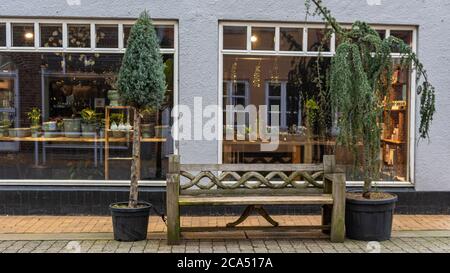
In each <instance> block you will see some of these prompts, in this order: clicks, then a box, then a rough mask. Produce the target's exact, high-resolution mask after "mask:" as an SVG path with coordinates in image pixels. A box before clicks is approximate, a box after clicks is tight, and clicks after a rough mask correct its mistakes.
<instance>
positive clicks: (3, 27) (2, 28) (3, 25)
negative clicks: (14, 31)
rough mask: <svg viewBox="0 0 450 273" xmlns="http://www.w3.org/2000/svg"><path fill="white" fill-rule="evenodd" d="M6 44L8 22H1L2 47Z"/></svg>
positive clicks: (0, 44) (0, 41)
mask: <svg viewBox="0 0 450 273" xmlns="http://www.w3.org/2000/svg"><path fill="white" fill-rule="evenodd" d="M2 46H6V24H2V23H0V47H2Z"/></svg>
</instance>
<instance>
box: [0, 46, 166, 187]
mask: <svg viewBox="0 0 450 273" xmlns="http://www.w3.org/2000/svg"><path fill="white" fill-rule="evenodd" d="M122 58H123V54H81V53H64V54H63V53H37V52H1V53H0V67H2V70H0V162H1V164H0V179H46V180H48V179H50V180H52V179H54V180H72V179H77V180H78V179H83V180H84V179H87V180H93V179H95V180H102V179H105V176H104V171H105V165H104V163H105V157H104V155H105V141H106V140H105V138H104V135H105V120H104V119H105V107H106V106H108V105H110V103H111V99H114V98H113V97H114V94H113V93H111V92H110V90H113V89H114V87H113V86H112V83H113V82H114V80H115V77H116V75H117V71H118V69H119V67H120V65H121V61H122ZM173 58H174V57H173V54H164V55H163V60H164V63H165V66H166V69H165V74H166V79H167V93H166V94H167V98H166V100H165V101H164V103H163V107H162V108H161V110H160V111H159V113H153V114H152V115H144V117H143V119H142V128H141V131H142V137H143V139H147V141H143V142H142V146H141V150H142V157H143V158H142V164H141V172H142V179H144V180H163V179H164V177H165V174H166V172H167V155H169V154H172V153H173V141H172V139H173V138H172V137H171V135H170V125H171V124H172V118H171V115H170V113H171V110H172V105H173V99H172V98H171V96H173V86H174V84H173V63H174V62H173V60H174V59H173ZM6 68H8V75H6V73H4V72H5V71H4V70H6ZM10 68H14V70H11V69H10ZM15 69H17V71H16V70H15ZM11 74H12V75H11ZM16 82H17V84H16ZM19 94H20V96H19ZM22 94H25V95H23V96H22ZM14 98H15V99H16V100H18V105H15V102H14ZM121 103H123V102H121ZM11 107H12V108H13V109H12V111H13V112H10V111H9V110H10V109H9V108H11ZM15 107H17V108H15ZM6 108H8V109H6ZM33 108H37V109H39V110H40V111H41V114H42V115H41V116H40V117H39V121H38V122H37V124H38V125H33V123H32V120H30V119H29V118H28V115H27V113H28V112H30V111H31V110H32V109H33ZM88 109H89V110H91V111H93V113H95V115H93V116H92V117H93V118H92V119H86V118H85V119H83V118H82V116H81V114H80V112H81V111H83V110H88ZM5 111H7V112H5ZM14 111H16V112H17V115H16V117H17V119H14V117H15V112H14ZM3 113H5V114H3ZM113 114H114V116H112V117H111V118H112V119H113V120H115V121H117V122H123V123H127V122H130V125H132V117H130V115H129V113H127V111H126V110H120V111H119V110H118V111H117V112H114V113H113ZM122 116H123V118H122ZM11 124H12V125H11ZM151 124H153V125H156V127H154V126H153V125H151ZM121 128H123V127H121ZM109 129H111V128H109ZM116 131H117V132H115V133H114V134H115V135H117V136H118V137H116V138H115V139H110V140H111V141H110V142H109V144H110V149H109V151H110V156H111V157H129V156H130V154H131V147H132V145H131V141H128V139H127V138H126V136H127V133H128V131H126V130H124V129H123V130H116ZM33 135H34V137H33ZM37 136H39V137H37ZM119 136H122V137H119ZM10 137H11V138H10ZM12 137H14V140H15V142H13V141H12ZM155 138H158V139H162V138H165V139H166V140H165V141H161V142H154V141H153V140H154V139H155ZM11 144H13V145H11ZM109 171H110V177H111V178H112V179H115V180H125V179H129V176H130V163H129V162H126V161H123V162H115V161H114V162H110V169H109ZM105 183H106V182H105ZM106 184H107V183H106Z"/></svg>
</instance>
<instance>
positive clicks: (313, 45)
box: [308, 28, 330, 51]
mask: <svg viewBox="0 0 450 273" xmlns="http://www.w3.org/2000/svg"><path fill="white" fill-rule="evenodd" d="M324 37H325V29H320V28H310V29H308V51H319V47H320V45H321V44H322V42H323V41H322V40H323V39H324ZM322 51H330V39H328V40H327V41H325V43H324V44H323V48H322Z"/></svg>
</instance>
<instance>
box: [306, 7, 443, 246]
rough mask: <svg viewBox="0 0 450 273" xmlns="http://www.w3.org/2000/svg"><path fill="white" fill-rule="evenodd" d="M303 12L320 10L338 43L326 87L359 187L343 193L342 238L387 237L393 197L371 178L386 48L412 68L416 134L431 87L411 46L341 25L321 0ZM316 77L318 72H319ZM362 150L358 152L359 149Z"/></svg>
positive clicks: (384, 96)
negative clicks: (375, 187) (358, 174)
mask: <svg viewBox="0 0 450 273" xmlns="http://www.w3.org/2000/svg"><path fill="white" fill-rule="evenodd" d="M306 7H307V13H308V14H310V15H320V16H321V17H322V18H323V20H324V21H325V23H326V26H327V28H329V29H330V30H331V31H332V32H334V33H335V35H336V38H337V39H338V40H339V41H340V44H339V45H338V46H337V48H336V55H335V56H334V57H333V59H332V64H331V68H330V74H329V75H328V76H329V81H330V82H329V92H330V98H331V102H332V107H333V111H334V112H336V113H338V120H337V125H338V130H339V133H338V139H337V140H338V143H339V144H341V145H343V146H344V147H346V148H348V149H350V150H351V151H352V152H353V156H354V158H355V164H356V167H357V169H359V170H361V173H362V176H363V178H364V187H363V190H362V191H360V192H351V193H348V194H347V202H346V232H347V237H349V238H351V239H357V240H366V241H367V240H378V241H382V240H387V239H389V238H390V235H391V229H392V216H393V211H394V206H395V203H396V201H397V196H396V195H394V194H390V193H385V192H379V191H374V190H373V189H372V184H373V181H376V180H377V179H379V177H380V170H381V159H380V150H381V140H380V138H381V134H382V124H383V122H385V121H386V120H385V119H386V115H383V113H384V111H385V110H386V109H391V105H392V103H393V101H391V98H390V96H389V92H390V88H391V86H392V79H393V78H395V76H394V77H393V75H394V71H393V70H394V69H393V60H392V58H391V56H392V53H393V52H396V53H400V56H401V61H400V66H401V67H402V68H404V69H409V68H412V69H415V71H416V75H417V78H416V81H417V86H418V88H417V90H416V91H417V94H418V96H419V101H420V110H419V111H420V125H419V130H418V133H419V137H420V138H428V136H429V135H428V132H429V130H430V126H431V122H432V120H433V114H434V112H435V92H434V91H435V90H434V87H433V86H432V85H431V83H430V82H429V80H428V76H427V71H426V70H425V69H424V67H423V65H422V63H421V62H420V61H419V59H418V58H417V56H416V54H414V52H413V51H412V49H411V47H410V46H409V45H407V44H405V43H404V42H403V41H402V40H400V39H397V38H395V37H392V36H391V37H388V38H385V39H382V38H381V37H380V36H379V34H378V33H377V32H376V31H375V30H374V29H372V28H371V27H370V26H369V25H368V24H366V23H364V22H355V23H354V24H353V25H352V27H351V28H347V29H346V28H343V27H342V26H341V25H340V24H339V23H337V21H336V19H335V18H333V16H332V15H331V12H330V11H329V10H328V9H327V8H326V7H325V6H324V5H323V2H322V0H306ZM319 76H320V75H319ZM361 150H362V151H363V152H362V155H361V153H360V152H359V151H361Z"/></svg>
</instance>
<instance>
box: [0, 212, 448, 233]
mask: <svg viewBox="0 0 450 273" xmlns="http://www.w3.org/2000/svg"><path fill="white" fill-rule="evenodd" d="M273 218H274V219H275V220H277V221H279V222H280V225H319V224H320V216H314V215H307V216H304V215H303V216H292V215H275V216H274V217H273ZM234 220H236V217H235V216H199V217H193V216H189V217H182V218H181V222H182V225H183V226H187V227H189V226H225V224H226V223H229V222H232V221H234ZM242 225H244V226H250V225H253V226H267V225H268V224H267V222H266V221H265V220H264V219H263V218H261V217H258V216H250V217H249V218H248V220H247V221H245V222H244V223H243V224H242ZM393 230H394V231H424V230H450V215H395V216H394V223H393ZM148 231H149V232H150V233H164V232H165V231H166V226H165V225H164V223H163V222H162V221H161V218H159V217H156V216H152V217H150V221H149V228H148ZM111 232H112V224H111V217H97V216H0V234H33V233H34V234H47V233H111Z"/></svg>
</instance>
